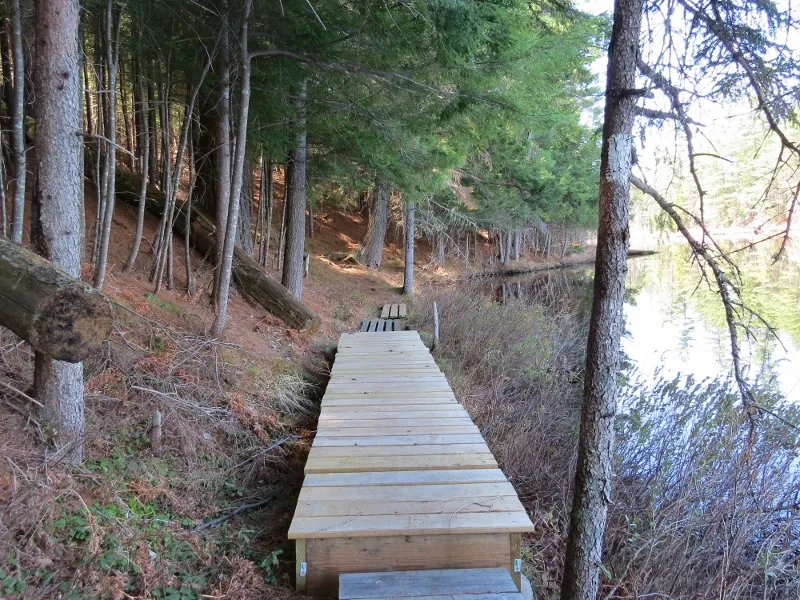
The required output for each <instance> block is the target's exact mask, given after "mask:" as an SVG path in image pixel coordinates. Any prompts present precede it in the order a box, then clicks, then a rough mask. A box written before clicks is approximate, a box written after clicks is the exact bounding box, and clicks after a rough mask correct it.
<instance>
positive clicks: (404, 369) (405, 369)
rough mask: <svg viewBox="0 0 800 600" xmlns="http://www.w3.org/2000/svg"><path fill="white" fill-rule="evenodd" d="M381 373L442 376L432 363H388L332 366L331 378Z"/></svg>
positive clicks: (390, 375)
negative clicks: (357, 367) (381, 364)
mask: <svg viewBox="0 0 800 600" xmlns="http://www.w3.org/2000/svg"><path fill="white" fill-rule="evenodd" d="M364 373H367V374H372V373H375V374H377V373H381V374H382V375H383V376H384V377H396V376H400V377H430V376H443V375H442V372H441V371H439V369H438V368H436V367H434V366H433V365H399V364H395V365H388V366H377V365H375V366H373V365H363V366H362V367H361V368H360V369H354V368H353V367H351V366H349V365H345V366H343V367H342V368H341V369H336V368H334V369H333V370H332V371H331V379H332V380H337V381H341V380H347V379H348V378H352V377H354V376H355V377H358V376H359V375H361V374H364Z"/></svg>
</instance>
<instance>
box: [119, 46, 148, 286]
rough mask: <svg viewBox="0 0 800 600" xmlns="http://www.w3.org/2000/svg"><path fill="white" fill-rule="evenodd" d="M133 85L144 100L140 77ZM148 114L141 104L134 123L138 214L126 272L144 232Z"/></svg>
mask: <svg viewBox="0 0 800 600" xmlns="http://www.w3.org/2000/svg"><path fill="white" fill-rule="evenodd" d="M137 60H138V59H137ZM136 70H137V71H138V72H139V73H141V72H142V69H141V65H139V68H137V69H136ZM133 85H134V87H135V88H136V89H137V90H138V94H136V95H137V96H138V97H139V98H142V99H144V97H145V95H144V90H143V85H142V80H141V77H137V78H134V83H133ZM148 113H149V107H148V106H147V104H146V103H143V104H142V105H141V106H140V107H139V118H138V119H137V120H136V122H137V123H139V141H138V142H137V144H136V147H137V148H138V150H139V176H140V177H141V183H140V186H139V212H138V214H137V216H136V233H135V234H134V236H133V246H131V253H130V255H129V256H128V262H126V263H125V271H126V272H127V271H131V270H132V269H133V267H134V265H135V263H136V258H137V257H138V256H139V248H140V247H141V245H142V233H143V232H144V216H145V207H146V204H147V179H148V175H149V170H150V127H149V126H148V123H147V114H148Z"/></svg>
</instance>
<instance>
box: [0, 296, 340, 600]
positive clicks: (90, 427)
mask: <svg viewBox="0 0 800 600" xmlns="http://www.w3.org/2000/svg"><path fill="white" fill-rule="evenodd" d="M0 348H1V349H2V353H0V358H2V364H3V366H4V371H2V372H0V379H2V381H3V382H4V384H5V385H4V386H0V439H2V440H3V441H2V448H3V457H4V460H3V462H2V464H0V496H1V497H2V500H1V501H2V503H3V508H2V509H0V510H1V512H0V596H2V597H6V596H13V597H20V598H26V599H28V598H30V599H39V598H52V597H56V596H59V597H63V598H141V599H146V598H147V599H149V598H170V599H178V598H180V599H185V600H191V599H193V598H200V597H201V596H200V595H201V594H207V595H210V596H211V597H215V598H256V597H257V598H271V597H275V598H281V599H283V598H288V597H289V596H292V595H293V593H292V592H291V591H289V589H287V588H280V587H275V586H276V585H277V584H281V585H283V586H288V585H290V582H291V572H292V571H293V563H292V556H291V553H290V552H289V546H288V543H287V542H286V535H285V532H286V529H288V523H289V520H290V518H291V512H292V509H293V505H294V501H295V496H296V493H297V491H298V490H299V483H300V481H301V465H302V463H303V461H304V458H305V453H306V452H307V442H306V441H305V439H304V436H303V432H304V431H305V430H306V429H307V428H308V425H309V424H310V423H312V422H313V420H314V418H315V413H316V410H317V409H316V407H317V403H316V401H315V396H316V379H315V377H314V375H312V374H310V372H311V373H313V372H317V373H319V374H320V375H324V366H325V365H324V362H323V361H317V364H315V365H305V368H304V367H303V366H297V365H295V364H293V363H291V362H289V361H286V360H281V359H276V358H271V359H264V358H263V357H259V356H254V355H253V354H251V353H249V352H247V351H245V350H244V349H242V348H240V347H238V346H237V345H236V344H233V343H230V342H224V341H219V340H213V339H209V338H206V337H203V336H202V335H197V334H194V333H188V332H185V331H179V330H176V329H173V328H171V327H167V326H164V325H160V324H158V323H156V322H154V321H152V320H149V319H146V318H143V317H141V316H139V315H136V314H134V313H132V312H131V311H128V310H124V309H122V310H120V311H119V312H118V315H117V324H116V331H115V333H114V334H113V336H112V338H111V340H110V342H109V343H108V344H107V346H106V351H105V352H104V353H103V355H102V356H98V357H95V358H94V359H93V360H91V361H87V362H86V363H84V365H85V375H86V406H87V440H86V447H87V459H86V461H85V463H84V464H83V466H82V467H81V468H79V469H71V470H67V469H63V468H62V467H61V466H60V465H57V464H53V463H52V462H51V461H49V460H48V459H47V456H46V453H45V454H43V450H44V446H43V444H42V443H41V434H40V431H39V427H38V424H37V423H36V422H35V411H34V410H32V408H33V407H32V406H31V405H30V404H29V403H26V402H25V399H24V397H21V396H19V395H15V394H13V393H12V392H10V391H9V390H10V388H9V386H11V387H13V388H15V389H18V390H20V391H23V392H24V391H25V390H28V389H29V388H30V385H31V381H32V366H31V360H32V356H31V353H30V351H29V350H28V349H27V346H25V345H23V344H18V343H17V342H16V340H14V339H13V336H11V334H9V333H8V332H3V333H2V337H1V338H0ZM306 369H309V370H306ZM156 410H159V411H160V412H161V413H162V415H163V421H164V425H163V442H164V453H163V455H162V456H159V457H157V456H154V454H153V451H152V449H151V439H150V433H151V419H152V415H153V413H154V412H155V411H156ZM276 492H280V493H276ZM272 496H274V497H275V499H274V501H271V502H270V503H269V504H268V505H267V506H266V507H264V508H263V509H260V510H255V511H252V512H249V513H244V514H243V515H241V516H237V517H236V518H234V519H231V520H229V521H226V522H225V523H223V524H221V525H219V526H216V527H213V528H210V529H207V530H204V531H203V532H202V533H200V532H196V531H195V530H194V529H195V527H196V525H197V524H199V523H202V522H203V521H205V520H208V519H210V518H213V517H217V516H218V515H220V514H224V513H225V511H226V510H227V509H228V508H229V507H235V506H239V505H243V504H248V503H253V502H257V501H258V500H260V499H262V498H269V497H272ZM287 559H288V561H287Z"/></svg>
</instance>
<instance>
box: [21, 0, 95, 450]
mask: <svg viewBox="0 0 800 600" xmlns="http://www.w3.org/2000/svg"><path fill="white" fill-rule="evenodd" d="M36 14H37V19H38V22H37V35H36V48H37V61H36V72H35V86H36V105H35V109H36V123H37V128H36V190H35V202H34V204H35V217H36V220H35V221H34V223H35V225H36V227H35V230H36V235H35V236H34V241H35V243H36V245H37V246H38V248H39V250H40V252H41V253H42V254H43V255H44V256H45V258H47V259H49V260H50V261H52V262H53V263H54V264H55V265H57V266H59V267H61V268H62V269H64V270H65V271H66V272H67V273H69V274H70V275H72V276H73V277H76V278H80V275H81V250H82V247H83V215H82V210H81V198H82V194H83V173H82V171H81V156H82V148H83V140H82V138H81V137H80V136H79V135H76V134H77V132H79V131H81V130H82V121H83V118H82V116H81V67H80V64H81V54H80V46H79V44H78V24H79V14H80V3H79V2H78V0H37V2H36ZM34 388H35V394H36V397H37V399H38V400H39V401H40V402H41V403H42V404H43V405H44V421H45V422H46V423H47V425H48V427H49V428H50V430H51V431H52V433H53V437H52V440H53V443H54V444H55V446H56V450H57V451H58V452H59V453H61V454H63V456H64V458H65V460H67V461H68V462H70V463H73V464H77V463H80V462H81V460H82V459H83V441H84V439H83V438H84V431H85V423H84V410H83V408H84V403H83V365H82V364H81V363H65V362H61V361H56V360H51V359H49V358H47V357H45V356H44V355H43V354H37V355H36V360H35V371H34Z"/></svg>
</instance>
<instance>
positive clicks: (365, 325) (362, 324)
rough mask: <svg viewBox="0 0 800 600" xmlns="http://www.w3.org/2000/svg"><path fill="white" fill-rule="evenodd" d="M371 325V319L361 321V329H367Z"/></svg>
mask: <svg viewBox="0 0 800 600" xmlns="http://www.w3.org/2000/svg"><path fill="white" fill-rule="evenodd" d="M368 327H369V320H366V321H361V331H367V328H368Z"/></svg>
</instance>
